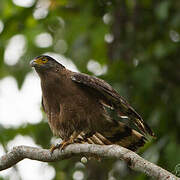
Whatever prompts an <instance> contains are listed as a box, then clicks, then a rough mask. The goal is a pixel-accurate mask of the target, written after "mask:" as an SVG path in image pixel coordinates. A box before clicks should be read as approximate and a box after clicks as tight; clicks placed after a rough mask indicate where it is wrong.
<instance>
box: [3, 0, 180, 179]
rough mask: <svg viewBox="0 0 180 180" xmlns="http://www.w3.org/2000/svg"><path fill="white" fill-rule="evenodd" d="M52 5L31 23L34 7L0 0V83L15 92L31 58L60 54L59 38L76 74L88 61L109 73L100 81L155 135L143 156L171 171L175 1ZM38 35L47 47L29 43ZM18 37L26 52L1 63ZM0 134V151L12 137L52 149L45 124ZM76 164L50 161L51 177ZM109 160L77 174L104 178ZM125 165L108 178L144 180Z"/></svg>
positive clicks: (177, 140)
mask: <svg viewBox="0 0 180 180" xmlns="http://www.w3.org/2000/svg"><path fill="white" fill-rule="evenodd" d="M50 2H51V5H50V7H49V12H48V15H47V16H46V17H45V18H42V19H35V18H34V17H33V12H34V11H35V9H36V3H35V4H34V5H33V6H32V7H30V8H23V7H19V6H16V5H14V4H13V2H12V1H11V0H1V2H0V20H2V21H3V23H4V30H3V31H2V33H1V34H0V78H1V79H2V78H4V77H6V76H9V75H11V76H13V77H15V78H16V80H17V83H18V87H19V88H21V86H22V84H23V82H24V79H25V77H26V75H27V73H28V72H30V71H31V69H30V67H29V65H28V64H29V61H30V60H31V59H32V58H33V57H35V56H37V55H40V54H43V53H45V52H50V51H51V52H56V53H58V49H57V50H55V45H56V43H57V42H58V40H64V41H65V42H66V43H67V47H68V48H67V51H66V52H64V56H66V57H68V58H71V59H72V61H73V62H74V63H75V64H76V66H77V67H78V69H79V70H80V71H81V72H86V73H90V72H89V71H88V70H87V63H88V61H89V60H90V59H94V60H96V61H97V62H99V63H100V64H101V65H104V64H106V65H107V66H108V71H107V74H105V75H103V76H102V77H103V78H104V79H105V80H106V81H108V82H109V83H110V84H111V85H112V86H113V87H114V88H115V89H116V90H117V91H118V92H119V93H120V94H121V95H123V96H124V97H125V98H126V99H127V100H128V101H129V102H130V103H131V104H132V105H133V107H135V109H137V111H138V112H139V113H140V114H142V116H143V118H144V119H145V121H147V122H148V124H150V126H151V127H152V128H153V129H154V131H155V134H156V135H157V139H156V140H155V141H154V142H153V143H150V144H148V145H147V146H145V147H144V148H143V150H141V154H144V156H145V157H147V159H148V158H149V159H150V160H152V161H154V162H155V163H158V164H159V165H160V166H162V167H164V168H165V169H168V170H170V171H171V172H173V171H174V169H175V166H176V165H177V164H179V163H180V153H179V152H180V131H179V129H180V112H179V107H180V61H179V57H180V51H179V49H180V35H179V33H180V21H179V19H180V11H179V9H180V3H179V0H175V1H173V2H172V1H171V0H165V1H150V0H146V1H131V0H126V1H118V0H114V1H106V0H100V1H99V0H98V1H96V0H91V1H83V0H78V1H73V0H64V1H61V0H52V1H50ZM106 13H108V14H109V15H110V18H111V21H110V22H109V23H107V24H105V23H104V22H103V16H104V15H105V14H106ZM43 32H48V33H50V34H51V35H52V37H53V45H52V46H50V47H47V48H40V47H38V46H37V45H36V44H35V38H36V36H37V35H38V34H40V33H43ZM107 33H110V34H112V35H113V41H112V42H111V43H107V42H105V40H104V37H105V35H106V34H107ZM17 34H22V35H24V36H25V38H26V41H27V46H26V51H25V54H24V55H23V56H22V57H20V60H19V61H18V62H17V64H15V65H14V66H10V65H7V64H6V63H5V61H4V52H5V49H6V46H7V44H8V41H9V40H10V38H11V37H13V36H14V35H17ZM59 53H61V52H59ZM39 98H40V97H39ZM27 103H28V102H27ZM32 113H33V112H32ZM0 123H1V122H0ZM0 133H1V136H0V142H1V144H2V145H3V147H5V146H6V145H7V143H8V142H9V141H10V140H12V139H13V138H14V137H15V136H16V135H18V134H22V135H29V136H31V137H32V138H33V139H34V140H35V142H36V143H37V144H39V145H41V146H42V147H44V148H48V147H49V146H50V139H51V132H50V130H49V127H48V124H47V123H45V122H44V120H42V121H41V122H40V123H38V124H26V125H25V126H24V125H22V126H19V127H17V128H5V127H3V125H1V124H0ZM44 134H46V136H44ZM150 155H151V156H150ZM77 161H79V159H72V160H65V161H63V162H57V163H50V165H51V166H53V167H54V168H55V169H56V177H55V179H62V180H63V179H72V174H73V172H74V171H75V170H77V169H76V168H75V167H74V165H75V162H77ZM115 163H116V161H115V160H103V161H102V162H101V163H98V162H93V163H92V162H90V161H88V165H87V166H86V165H85V166H86V167H85V168H84V169H82V171H83V172H84V173H85V178H86V179H90V177H93V178H94V180H95V179H98V178H99V179H102V178H103V179H108V176H109V175H110V172H114V171H115V170H114V169H115V168H114V166H115ZM92 164H93V165H92ZM96 168H97V169H96ZM124 168H125V170H122V168H119V169H118V171H119V172H121V175H119V174H118V176H116V175H117V172H116V173H114V174H113V175H114V176H115V177H116V179H137V180H143V179H149V178H148V177H146V176H145V175H143V174H139V173H135V172H132V171H131V170H129V169H128V168H127V167H126V166H125V167H124ZM97 170H98V174H96V172H97ZM116 170H117V169H116ZM123 173H124V174H123ZM95 174H96V176H95ZM100 174H101V176H100ZM111 174H112V173H111ZM93 175H94V176H93ZM118 177H120V178H118ZM91 179H92V178H91Z"/></svg>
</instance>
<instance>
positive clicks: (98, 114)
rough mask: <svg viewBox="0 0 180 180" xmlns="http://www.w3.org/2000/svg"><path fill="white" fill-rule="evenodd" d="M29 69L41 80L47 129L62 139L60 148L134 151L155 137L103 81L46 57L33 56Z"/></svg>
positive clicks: (138, 116)
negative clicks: (114, 146) (94, 146)
mask: <svg viewBox="0 0 180 180" xmlns="http://www.w3.org/2000/svg"><path fill="white" fill-rule="evenodd" d="M31 66H33V67H34V68H35V70H36V71H37V73H38V75H39V77H40V79H41V88H42V106H43V109H44V111H45V112H46V114H47V116H48V122H49V125H50V128H51V130H52V132H53V134H54V135H56V136H59V137H61V138H62V139H63V143H62V144H61V148H64V147H65V146H66V145H68V144H70V143H75V142H79V143H91V144H102V145H103V144H118V145H121V146H123V147H126V148H129V149H131V150H133V151H135V150H137V149H138V148H139V147H141V146H143V145H144V143H145V140H146V138H145V136H144V135H148V134H149V135H150V136H154V133H153V132H152V130H151V129H150V128H149V126H148V125H147V124H146V123H145V122H144V121H143V119H142V118H141V116H140V115H139V114H138V113H137V112H136V111H135V110H134V109H133V108H132V107H131V106H130V105H129V104H128V102H127V101H126V100H125V99H124V98H122V97H121V96H120V95H119V94H118V93H117V92H116V91H115V90H114V89H113V88H112V87H111V86H110V85H109V84H108V83H106V82H105V81H103V80H101V79H99V78H96V77H92V76H89V75H86V74H82V73H75V72H72V71H70V70H68V69H66V68H65V67H64V66H63V65H61V64H60V63H58V62H57V61H55V60H54V59H53V58H51V57H49V56H44V55H42V56H39V57H36V58H35V59H34V60H33V61H32V62H31ZM123 116H126V117H127V118H128V119H129V120H128V119H123V118H122V117H123ZM131 125H134V126H131ZM53 150H54V149H53Z"/></svg>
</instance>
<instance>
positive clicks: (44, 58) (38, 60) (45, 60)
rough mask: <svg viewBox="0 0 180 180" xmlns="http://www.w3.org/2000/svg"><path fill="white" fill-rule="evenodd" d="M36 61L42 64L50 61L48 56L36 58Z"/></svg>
mask: <svg viewBox="0 0 180 180" xmlns="http://www.w3.org/2000/svg"><path fill="white" fill-rule="evenodd" d="M34 62H36V63H37V64H39V65H41V64H45V63H47V62H48V59H47V58H46V57H40V58H37V59H35V60H34Z"/></svg>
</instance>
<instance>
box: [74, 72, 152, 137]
mask: <svg viewBox="0 0 180 180" xmlns="http://www.w3.org/2000/svg"><path fill="white" fill-rule="evenodd" d="M71 79H72V81H74V82H76V83H78V84H81V85H83V86H87V87H89V88H91V89H93V90H94V91H96V93H97V94H99V95H100V97H101V101H103V103H104V104H105V105H107V106H109V107H111V108H113V109H115V110H116V111H117V113H118V114H119V115H120V116H122V115H124V116H127V117H128V118H129V119H130V120H132V121H133V123H135V125H136V126H137V127H138V128H139V130H141V131H142V132H143V133H145V134H149V135H151V136H154V133H153V132H152V130H151V129H150V127H149V126H148V125H147V124H146V123H145V122H144V121H143V119H142V118H141V116H140V115H139V114H138V113H137V112H136V111H135V110H134V109H133V108H132V107H131V106H130V105H129V103H128V102H127V101H126V100H125V99H124V98H123V97H122V96H120V95H119V94H118V93H117V92H116V91H115V90H114V89H113V88H112V87H111V86H110V85H109V84H108V83H106V82H105V81H104V80H101V79H99V78H96V77H93V76H89V75H86V74H83V73H74V74H73V75H72V76H71Z"/></svg>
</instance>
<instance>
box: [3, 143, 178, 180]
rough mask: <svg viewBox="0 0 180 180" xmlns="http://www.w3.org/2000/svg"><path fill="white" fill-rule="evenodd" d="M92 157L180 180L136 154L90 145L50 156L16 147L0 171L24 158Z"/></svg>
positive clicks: (74, 147)
mask: <svg viewBox="0 0 180 180" xmlns="http://www.w3.org/2000/svg"><path fill="white" fill-rule="evenodd" d="M92 155H98V156H100V157H108V158H117V159H121V160H124V161H125V162H126V163H127V164H128V166H129V167H130V168H131V169H133V170H135V171H139V172H143V173H145V174H147V175H148V176H151V177H154V178H157V179H163V180H165V179H166V180H177V179H179V180H180V178H178V177H176V176H175V175H173V174H171V173H170V172H168V171H166V170H164V169H162V168H161V167H159V166H157V165H155V164H153V163H151V162H148V161H147V160H145V159H143V158H142V157H140V156H139V155H137V154H136V153H134V152H132V151H130V150H128V149H126V148H123V147H121V146H117V145H108V146H107V145H104V146H100V145H92V144H72V145H69V146H67V147H66V148H65V150H63V151H62V152H61V151H60V150H55V151H54V152H53V154H52V155H51V153H50V151H49V150H47V149H40V148H35V147H29V146H16V147H14V148H13V149H12V150H11V151H10V152H8V153H7V154H5V155H3V156H2V157H0V171H2V170H4V169H7V168H10V167H11V166H13V165H15V164H16V163H18V162H19V161H21V160H23V159H25V158H28V159H32V160H38V161H44V162H54V161H60V160H63V159H67V158H70V157H73V156H92Z"/></svg>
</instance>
